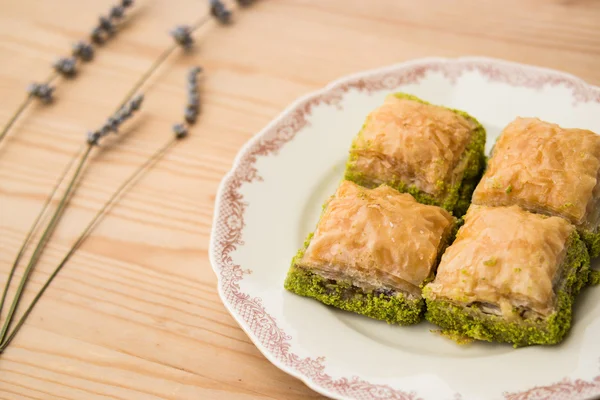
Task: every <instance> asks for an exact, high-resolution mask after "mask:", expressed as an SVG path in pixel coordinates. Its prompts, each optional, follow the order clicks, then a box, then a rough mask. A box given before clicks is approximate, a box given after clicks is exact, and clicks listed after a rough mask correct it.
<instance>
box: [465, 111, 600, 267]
mask: <svg viewBox="0 0 600 400" xmlns="http://www.w3.org/2000/svg"><path fill="white" fill-rule="evenodd" d="M599 173H600V136H599V135H596V134H595V133H594V132H591V131H587V130H583V129H566V128H561V127H560V126H558V125H556V124H552V123H549V122H544V121H541V120H539V119H537V118H517V119H516V120H515V121H513V122H511V123H510V124H509V125H508V126H507V127H506V128H504V131H503V132H502V134H501V136H500V137H499V138H498V141H497V142H496V145H495V146H494V150H493V152H492V157H491V158H490V160H489V163H488V167H487V170H486V172H485V174H484V175H483V178H482V179H481V182H480V183H479V185H478V186H477V188H476V189H475V193H474V194H473V204H480V205H486V206H508V205H513V204H516V205H519V206H521V207H522V208H524V209H526V210H528V211H531V212H535V213H541V214H545V215H553V216H559V217H562V218H565V219H566V220H568V221H569V222H571V223H572V224H574V225H575V226H576V227H577V230H578V232H579V235H580V236H581V238H582V240H583V241H584V242H585V243H586V245H587V247H588V250H589V252H590V255H591V256H592V257H597V256H598V255H599V254H600V232H599V229H598V226H599V224H600V179H598V178H599Z"/></svg>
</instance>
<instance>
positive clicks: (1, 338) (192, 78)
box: [0, 67, 202, 354]
mask: <svg viewBox="0 0 600 400" xmlns="http://www.w3.org/2000/svg"><path fill="white" fill-rule="evenodd" d="M201 72H202V68H200V67H192V68H191V69H190V70H189V72H188V74H187V87H188V94H189V92H192V91H193V92H195V93H196V94H197V93H198V79H197V77H198V74H200V73H201ZM192 83H193V84H194V85H193V86H192ZM142 99H143V98H140V99H137V98H136V99H134V100H132V101H131V102H130V103H129V104H128V106H127V107H125V108H123V107H122V108H120V109H119V110H117V112H116V113H115V115H113V117H114V119H120V118H125V119H126V118H129V116H130V114H131V113H133V112H134V111H135V110H137V109H138V108H139V106H140V105H141V101H142ZM188 102H189V99H188ZM186 110H187V108H186ZM125 115H127V117H124V116H125ZM189 125H191V124H189ZM173 133H174V135H173V137H172V138H171V139H169V140H168V141H167V142H166V143H165V144H164V145H163V146H162V147H160V148H159V149H158V150H157V151H156V152H155V153H154V154H152V155H151V156H150V158H149V159H148V160H146V161H145V162H144V163H143V164H142V165H141V166H140V167H139V168H138V169H137V170H135V171H134V172H133V174H131V175H130V176H129V177H128V178H127V179H125V181H124V182H123V183H122V184H121V186H119V187H118V188H117V190H116V191H115V192H114V193H113V194H112V196H110V198H109V199H108V200H107V201H106V202H105V203H104V205H103V206H102V207H101V208H100V210H99V211H98V212H97V213H96V214H95V215H94V217H92V220H91V221H90V222H89V223H88V224H87V226H86V227H85V228H84V230H83V232H82V233H81V235H79V237H78V238H77V240H76V241H75V242H74V243H73V245H72V246H71V248H70V249H69V251H68V252H67V254H66V255H65V256H64V257H63V259H62V260H61V261H60V262H59V263H58V265H57V266H56V268H55V269H54V271H53V272H52V274H50V276H49V277H48V279H47V280H46V282H45V283H44V285H43V286H42V288H41V289H40V291H39V292H38V293H37V294H36V296H35V297H34V298H33V300H32V301H31V303H30V304H29V307H27V309H26V310H25V312H24V313H23V315H22V316H21V318H20V319H19V321H18V322H17V324H16V325H15V327H14V328H13V330H12V331H11V333H10V334H9V335H8V336H6V332H7V331H8V329H9V328H10V319H7V321H6V322H5V324H4V326H3V329H2V332H0V354H1V353H2V352H3V351H4V350H5V349H6V347H7V346H8V345H9V344H10V342H11V341H12V340H13V339H14V337H15V336H16V335H17V333H18V332H19V330H20V329H21V327H22V326H23V324H24V323H25V320H26V319H27V317H28V316H29V314H30V313H31V311H32V310H33V308H34V307H35V305H36V304H37V302H38V301H39V299H40V298H41V297H42V295H43V294H44V292H45V291H46V289H47V288H48V286H50V284H51V283H52V281H53V280H54V278H56V276H57V275H58V273H59V272H60V270H61V269H62V268H63V267H64V266H65V264H66V263H67V262H68V261H69V259H70V258H71V257H72V256H73V254H74V253H75V251H77V249H79V247H80V246H81V245H82V244H83V242H84V241H85V240H86V239H87V238H88V237H89V235H90V233H91V232H92V230H93V229H94V227H95V226H96V224H97V223H98V222H99V221H100V219H101V218H102V217H103V216H104V215H105V214H106V212H107V211H108V210H109V209H110V208H111V207H112V206H113V205H114V203H115V202H116V201H117V200H118V199H119V198H120V197H121V195H122V194H123V193H124V192H125V191H126V190H128V189H129V188H131V187H132V186H133V184H135V182H136V181H137V179H139V178H140V177H141V175H142V173H144V172H145V171H147V170H148V169H149V168H150V167H152V166H153V165H154V164H156V163H157V162H158V161H159V159H160V158H161V157H162V156H163V155H164V154H165V153H166V152H167V151H168V150H169V149H170V148H171V147H172V146H173V145H174V144H175V143H176V142H177V141H179V140H181V139H183V138H185V137H187V134H188V126H186V124H185V123H180V124H176V125H174V126H173ZM97 140H98V139H94V140H92V141H90V140H89V138H88V141H87V143H88V145H89V146H88V150H87V153H86V154H84V158H86V157H87V155H88V154H89V151H90V149H91V148H92V147H93V146H94V145H96V144H97ZM81 165H82V163H80V164H79V167H78V171H79V169H80V168H81ZM77 175H78V173H76V174H75V176H77ZM72 183H73V181H71V183H70V184H69V189H68V190H70V189H71V187H72ZM51 197H53V196H51ZM64 199H65V198H64V197H63V199H62V200H61V204H62V203H63V201H64ZM59 207H60V205H59ZM36 250H37V248H36ZM25 273H26V274H27V273H28V271H25ZM21 282H23V279H22V280H21ZM19 288H21V286H19ZM18 293H19V294H20V292H18ZM15 300H16V303H17V304H16V305H15V301H13V307H11V311H13V309H16V307H17V306H18V303H19V301H20V298H19V299H16V298H15ZM0 309H1V307H0ZM9 315H10V317H12V315H13V314H12V312H9Z"/></svg>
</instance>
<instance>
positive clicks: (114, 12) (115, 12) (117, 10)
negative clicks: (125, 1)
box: [110, 6, 125, 19]
mask: <svg viewBox="0 0 600 400" xmlns="http://www.w3.org/2000/svg"><path fill="white" fill-rule="evenodd" d="M123 15H125V7H123V6H114V7H113V8H111V9H110V17H111V18H112V19H121V18H123Z"/></svg>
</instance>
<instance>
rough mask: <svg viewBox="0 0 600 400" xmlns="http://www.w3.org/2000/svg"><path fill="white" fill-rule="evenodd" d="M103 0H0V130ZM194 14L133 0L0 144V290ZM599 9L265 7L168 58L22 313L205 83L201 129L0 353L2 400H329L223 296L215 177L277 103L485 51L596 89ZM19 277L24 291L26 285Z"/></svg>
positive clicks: (83, 196)
mask: <svg viewBox="0 0 600 400" xmlns="http://www.w3.org/2000/svg"><path fill="white" fill-rule="evenodd" d="M110 6H111V1H110V0H97V1H80V0H56V1H47V0H2V1H0V61H1V62H0V93H1V95H0V124H1V125H4V123H5V122H6V121H7V120H8V119H9V117H10V114H11V113H12V112H13V111H14V109H15V108H16V107H17V106H18V104H19V102H20V101H21V100H22V99H23V96H24V89H25V87H26V86H27V84H28V83H29V82H31V81H34V80H41V79H43V78H44V77H45V76H46V75H47V74H48V72H49V65H50V64H51V63H52V61H53V60H54V59H55V57H56V56H59V55H64V54H66V53H67V52H68V51H69V48H70V45H71V43H72V42H74V41H75V40H77V39H78V38H82V37H85V36H86V34H87V32H88V31H89V30H90V28H91V27H92V26H93V25H94V24H95V23H96V20H97V16H98V14H99V13H101V12H105V11H106V10H108V9H109V7H110ZM206 11H207V10H206V1H197V0H178V1H170V0H144V1H142V0H140V1H139V2H138V5H137V6H136V8H135V11H133V12H132V14H131V19H130V20H129V22H128V23H127V24H126V25H125V26H124V27H123V29H122V31H121V32H119V34H118V35H117V36H116V37H115V38H114V40H111V41H110V43H108V44H107V45H105V46H104V47H103V48H102V49H100V50H99V51H98V53H97V57H96V58H95V60H94V61H93V62H92V63H89V64H86V65H84V66H83V68H82V71H81V74H80V75H79V76H78V77H77V78H76V79H73V80H70V81H64V82H60V83H59V88H58V90H57V94H56V95H57V98H58V101H57V102H56V103H55V104H54V105H51V106H42V105H34V106H32V107H30V108H29V109H28V110H27V112H26V113H25V115H24V116H23V118H21V119H20V120H19V121H18V123H17V124H16V125H15V128H14V129H13V130H12V131H11V133H10V134H9V136H8V137H7V139H6V140H5V141H4V142H3V143H2V144H0V235H1V236H0V283H2V284H3V282H4V280H5V279H6V277H7V273H8V270H9V266H10V264H11V262H12V260H13V258H14V256H15V254H16V252H17V249H18V248H19V246H20V243H21V241H22V240H23V238H24V236H25V234H26V232H27V229H28V227H29V226H30V224H31V222H32V220H33V218H34V217H35V215H36V212H37V211H38V210H39V207H40V206H41V204H42V202H43V201H44V199H45V196H46V195H47V194H48V193H49V191H50V189H51V188H52V186H53V183H54V180H55V178H56V176H57V175H58V174H59V173H60V171H61V170H62V168H63V167H64V165H65V164H66V163H67V162H68V160H69V159H70V158H71V156H72V155H73V154H74V153H75V152H76V151H77V149H78V148H79V146H80V145H81V143H82V142H83V140H84V138H85V134H86V132H87V130H89V129H93V128H95V127H97V126H99V125H100V124H101V123H102V122H103V120H104V119H105V118H106V117H107V116H108V115H109V114H110V113H111V111H112V110H113V109H114V108H115V107H116V106H117V104H118V103H119V102H120V99H121V98H122V96H123V95H124V94H125V93H126V92H127V90H128V89H129V88H130V87H131V85H132V84H133V83H134V82H135V80H136V79H137V78H139V77H140V76H141V74H142V73H143V72H144V71H145V69H146V68H147V67H148V66H149V65H150V64H151V63H152V62H153V60H154V59H156V57H157V56H158V55H159V54H160V53H161V52H162V51H163V49H164V48H166V47H167V46H168V45H169V44H170V41H171V39H170V38H169V36H168V35H167V32H168V31H169V30H170V29H171V28H172V27H173V26H175V25H177V24H181V23H189V22H192V21H193V20H195V19H197V18H198V17H200V16H202V15H203V14H205V13H206ZM599 21H600V1H595V0H587V1H586V0H579V1H578V0H571V1H569V0H504V1H502V0H496V1H479V0H472V1H466V0H457V1H452V2H450V1H446V0H425V1H420V2H415V1H409V0H402V1H399V0H389V1H383V0H381V1H380V0H377V1H359V0H355V1H349V0H322V1H308V0H261V1H258V2H257V3H256V4H255V5H254V6H252V7H251V8H248V9H245V10H242V11H239V12H237V13H236V17H235V23H234V24H233V25H231V26H227V27H224V26H219V25H217V24H215V23H210V24H209V25H208V26H206V27H205V28H203V29H202V31H201V34H200V35H199V40H198V48H197V50H195V51H193V52H191V53H189V54H182V53H181V52H177V53H176V54H175V55H174V56H173V57H171V58H170V59H169V60H168V62H167V63H166V64H165V65H164V67H163V68H161V69H160V71H159V73H158V74H157V76H156V77H155V78H154V79H152V80H151V82H150V83H149V85H148V87H147V90H146V93H147V98H146V104H145V105H144V108H143V111H142V112H141V113H140V115H139V116H138V118H137V119H136V120H135V121H134V122H132V123H131V124H130V125H129V127H128V128H127V129H125V131H124V133H123V134H122V136H120V137H119V138H118V139H116V140H115V139H113V140H112V141H111V143H112V144H111V145H107V146H106V148H105V149H103V150H102V151H100V152H98V153H97V154H96V155H95V156H94V157H93V161H92V162H91V163H90V165H89V168H88V169H87V171H86V173H85V178H84V180H83V183H82V184H81V185H80V187H79V188H78V190H77V193H76V195H75V196H74V198H73V199H72V202H71V205H70V208H69V209H68V211H67V212H66V214H65V215H64V218H63V220H62V222H61V224H60V225H59V228H58V230H57V231H56V233H55V235H54V236H53V237H52V240H51V242H50V244H49V246H48V248H47V250H46V252H45V254H44V256H43V258H42V259H41V263H40V264H39V267H38V269H37V270H36V272H35V274H34V276H33V280H32V282H31V284H30V285H29V286H28V289H27V291H26V300H29V299H31V297H32V295H33V293H34V292H35V291H36V290H37V289H39V287H40V285H41V283H42V282H43V280H44V279H45V278H46V277H47V276H48V274H49V271H50V270H51V268H52V267H53V266H54V265H56V263H57V262H58V260H59V259H60V258H61V257H62V255H63V254H64V252H65V251H66V249H67V248H68V245H69V244H70V243H72V242H73V241H74V240H75V238H76V237H77V235H78V234H79V233H80V231H81V229H82V228H83V226H84V225H85V224H86V222H87V221H88V220H89V219H90V218H91V216H92V215H93V213H94V211H95V210H97V209H98V208H99V207H100V206H101V205H102V203H103V202H104V201H105V200H106V199H107V198H108V196H110V194H111V192H112V191H113V190H114V189H115V188H116V187H117V186H118V185H119V184H120V183H121V181H122V180H123V179H124V178H125V177H126V176H127V175H128V174H129V173H130V172H131V171H133V170H134V169H135V168H136V166H138V165H140V164H141V163H142V162H143V161H144V160H145V158H146V157H148V156H149V155H150V154H151V153H152V152H153V151H154V150H155V149H157V148H158V147H159V146H160V145H161V144H162V143H163V142H164V141H165V140H166V139H167V137H169V135H171V133H170V129H171V125H172V124H173V123H175V122H177V121H179V120H180V119H181V115H182V108H183V105H184V102H185V82H184V79H185V73H186V69H187V68H188V67H189V66H191V65H194V64H200V65H202V66H203V67H204V68H205V70H206V76H205V78H204V80H203V90H202V103H203V113H202V116H201V118H200V122H199V123H198V124H197V125H196V126H195V127H194V128H193V129H192V131H191V137H190V138H189V139H187V140H186V141H185V142H182V143H179V144H178V145H177V146H176V147H175V148H174V149H173V150H172V151H171V152H169V153H168V154H167V156H166V157H165V158H164V159H163V160H162V161H161V162H160V163H159V164H158V165H157V167H156V168H154V169H153V170H152V171H151V172H150V173H149V174H147V175H146V176H144V178H143V179H142V180H141V181H140V182H139V183H138V184H137V185H136V186H135V187H134V188H133V189H132V190H131V191H130V192H129V193H128V194H127V195H126V197H124V198H123V199H122V201H120V202H119V203H118V204H117V206H116V207H114V208H113V209H112V210H111V212H110V214H109V215H108V216H107V217H106V218H105V219H104V220H103V221H102V222H101V224H100V225H99V226H98V228H97V229H96V230H95V231H94V233H93V235H92V236H91V237H90V238H89V240H88V241H87V242H86V243H85V245H84V246H83V247H82V248H81V249H80V250H79V251H78V252H77V254H76V256H75V257H74V258H73V259H72V260H71V261H70V262H69V264H68V265H67V266H66V268H65V269H64V270H63V271H62V272H61V274H60V275H59V277H58V278H57V279H56V280H55V282H54V283H53V284H52V286H51V287H50V289H49V290H48V292H47V293H46V295H45V297H44V298H43V299H42V301H41V302H40V303H39V305H38V307H37V308H36V309H35V311H34V313H33V314H32V315H31V318H30V319H29V321H28V323H27V324H26V325H25V327H24V329H23V330H22V331H21V333H20V335H19V336H18V337H17V339H16V340H15V341H14V343H13V345H12V346H11V347H10V348H9V349H8V350H7V351H6V352H5V353H4V354H2V355H1V356H0V400H2V399H4V400H6V399H196V400H199V399H202V400H204V399H306V398H315V399H316V398H322V396H319V395H317V394H316V393H314V392H312V391H311V390H309V389H308V388H307V387H305V386H304V385H303V384H302V383H301V382H299V381H297V380H296V379H294V378H291V377H289V376H288V375H286V374H284V373H283V372H281V371H280V370H278V369H277V368H275V367H274V366H272V365H271V364H270V363H269V362H268V361H267V360H266V359H265V358H264V357H263V356H262V355H261V354H260V353H259V352H258V350H257V349H256V348H255V347H254V346H253V345H252V343H251V342H250V340H249V339H248V338H247V337H246V335H245V334H244V333H243V332H242V331H241V329H240V328H239V327H238V326H237V324H236V323H235V321H234V320H233V319H232V318H231V316H230V315H229V314H228V313H227V311H226V310H225V308H224V306H223V305H222V303H221V302H220V300H219V297H218V295H217V291H216V278H215V275H214V274H213V272H212V269H211V267H210V265H209V261H208V253H207V251H208V242H209V235H210V228H211V221H212V214H213V207H214V201H215V192H216V190H217V186H218V184H219V181H220V179H221V178H222V176H223V175H224V174H225V172H226V171H228V169H229V168H230V167H231V163H232V160H233V158H234V156H235V154H236V153H237V151H238V149H239V148H240V147H241V146H242V144H243V143H244V142H246V141H247V140H248V139H249V138H250V137H251V136H252V135H253V134H254V133H256V132H257V131H259V130H260V129H261V128H262V127H263V126H265V125H266V124H267V123H268V122H269V121H270V120H271V119H272V118H274V117H275V116H276V115H277V114H278V113H280V112H281V111H282V110H283V109H284V108H285V107H286V105H287V104H289V103H290V102H292V101H293V100H294V99H295V98H297V97H298V96H300V95H303V94H305V93H307V92H310V91H313V90H315V89H318V88H320V87H322V86H323V85H325V84H326V83H328V82H329V81H331V80H333V79H336V78H338V77H340V76H343V75H345V74H348V73H351V72H356V71H360V70H364V69H369V68H375V67H380V66H384V65H388V64H393V63H397V62H400V61H404V60H409V59H413V58H419V57H424V56H435V55H439V56H451V57H452V56H464V55H484V56H492V57H499V58H505V59H508V60H513V61H518V62H523V63H530V64H535V65H541V66H545V67H550V68H556V69H560V70H564V71H567V72H570V73H573V74H575V75H578V76H580V77H582V78H583V79H585V80H587V81H588V82H590V83H593V84H600V25H599V24H598V22H599ZM20 274H21V272H19V274H18V276H20Z"/></svg>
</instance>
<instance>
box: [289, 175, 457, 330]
mask: <svg viewBox="0 0 600 400" xmlns="http://www.w3.org/2000/svg"><path fill="white" fill-rule="evenodd" d="M454 225H455V219H454V218H453V217H452V216H451V215H450V213H448V212H447V211H445V210H443V209H442V208H439V207H435V206H429V205H423V204H420V203H418V202H417V201H416V200H415V199H414V198H413V197H412V196H411V195H409V194H405V193H399V192H398V191H396V190H394V189H392V188H390V187H388V186H380V187H378V188H376V189H367V188H364V187H361V186H359V185H356V184H354V183H352V182H349V181H343V182H342V183H341V184H340V186H339V188H338V189H337V191H336V193H335V195H334V196H333V197H332V198H331V199H330V200H329V202H328V203H327V204H326V205H325V207H324V210H323V213H322V215H321V218H320V220H319V223H318V225H317V228H316V230H315V232H314V234H311V235H310V236H309V238H308V239H307V241H306V243H305V247H304V248H303V249H302V250H300V252H299V253H298V254H297V255H296V257H295V258H294V260H293V261H292V266H291V268H290V271H289V273H288V278H287V279H286V283H285V287H286V288H287V289H288V290H290V291H292V292H294V293H297V294H300V295H303V296H309V297H313V298H316V299H317V300H320V301H321V302H323V303H325V304H329V305H333V306H335V307H338V308H341V309H344V310H349V311H354V312H357V313H360V314H364V315H367V316H370V317H373V318H377V319H383V320H386V321H388V322H391V323H400V324H411V323H416V322H418V321H419V320H420V318H421V314H422V308H423V300H422V298H421V287H422V285H423V284H424V283H426V282H427V281H429V280H431V279H432V277H433V273H434V271H435V268H436V266H437V262H438V259H439V255H440V254H441V252H443V249H444V248H445V247H446V246H447V244H448V241H449V239H450V237H451V234H452V230H453V228H454Z"/></svg>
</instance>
